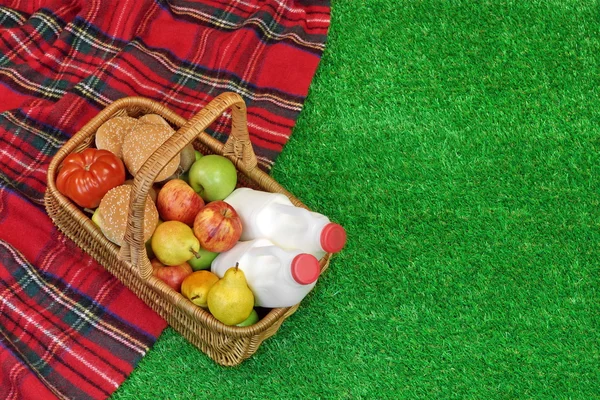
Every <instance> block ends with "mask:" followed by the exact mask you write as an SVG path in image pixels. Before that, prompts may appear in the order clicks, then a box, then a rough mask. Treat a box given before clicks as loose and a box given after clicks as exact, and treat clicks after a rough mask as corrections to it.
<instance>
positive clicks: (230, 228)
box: [194, 200, 242, 253]
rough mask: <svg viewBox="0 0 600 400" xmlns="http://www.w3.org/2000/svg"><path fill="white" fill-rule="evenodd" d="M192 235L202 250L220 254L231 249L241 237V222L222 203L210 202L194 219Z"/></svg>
mask: <svg viewBox="0 0 600 400" xmlns="http://www.w3.org/2000/svg"><path fill="white" fill-rule="evenodd" d="M194 235H195V236H196V238H198V241H199V242H200V246H202V248H203V249H205V250H208V251H212V252H215V253H220V252H222V251H227V250H229V249H231V248H232V247H233V246H234V245H235V244H236V242H237V241H238V240H239V239H240V236H241V235H242V221H241V220H240V217H239V216H238V214H237V212H235V210H234V209H233V207H231V206H230V205H229V204H227V203H225V202H224V201H221V200H217V201H211V202H210V203H208V204H206V205H205V206H204V207H202V208H201V209H200V211H198V213H197V214H196V218H195V219H194Z"/></svg>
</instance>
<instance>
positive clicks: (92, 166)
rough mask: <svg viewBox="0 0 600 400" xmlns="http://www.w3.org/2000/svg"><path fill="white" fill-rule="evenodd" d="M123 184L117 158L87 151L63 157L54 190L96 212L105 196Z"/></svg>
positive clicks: (107, 153)
mask: <svg viewBox="0 0 600 400" xmlns="http://www.w3.org/2000/svg"><path fill="white" fill-rule="evenodd" d="M124 181H125V168H124V166H123V162H122V161H121V160H120V159H119V158H118V157H117V156H115V155H114V154H113V153H111V152H109V151H107V150H98V149H91V148H90V149H85V150H83V151H82V152H79V153H72V154H69V155H68V156H67V157H65V159H64V161H63V162H62V164H61V167H60V171H59V173H58V176H57V178H56V188H57V189H58V191H59V192H61V193H62V194H64V195H65V196H67V197H68V198H70V199H71V200H73V201H74V202H75V203H76V204H77V205H79V206H80V207H84V208H96V207H98V204H100V200H101V199H102V197H103V196H104V195H105V194H106V192H108V191H109V190H110V189H112V188H114V187H115V186H118V185H121V184H122V183H123V182H124Z"/></svg>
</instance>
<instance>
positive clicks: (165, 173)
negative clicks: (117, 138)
mask: <svg viewBox="0 0 600 400" xmlns="http://www.w3.org/2000/svg"><path fill="white" fill-rule="evenodd" d="M173 133H175V131H174V130H173V128H171V127H170V126H164V125H160V124H144V123H141V124H138V125H136V127H135V128H134V129H133V130H131V132H129V134H128V135H127V136H125V139H123V162H124V163H125V166H126V167H127V169H128V170H129V172H130V173H131V175H133V176H135V175H136V174H137V173H138V171H139V170H140V168H141V167H142V165H144V163H145V162H146V160H147V159H148V158H149V157H150V156H151V155H152V154H153V153H154V152H155V151H156V150H157V149H158V148H159V147H160V146H162V145H163V143H164V142H165V141H166V140H167V139H169V138H170V137H171V135H173ZM179 162H180V156H179V154H177V155H175V157H173V158H172V159H171V160H170V161H169V162H167V164H166V165H165V166H164V168H163V169H162V170H161V171H160V172H159V173H158V176H157V177H156V179H155V181H156V182H160V181H163V180H165V179H167V178H168V177H169V176H171V175H173V173H174V172H175V171H177V168H178V167H179Z"/></svg>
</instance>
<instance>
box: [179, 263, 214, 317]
mask: <svg viewBox="0 0 600 400" xmlns="http://www.w3.org/2000/svg"><path fill="white" fill-rule="evenodd" d="M218 281H219V277H218V276H217V275H215V274H213V273H212V272H210V271H206V270H202V271H196V272H193V273H191V274H190V275H188V276H187V277H186V278H185V279H184V280H183V283H182V284H181V294H182V295H184V296H185V297H187V298H188V299H189V300H190V301H191V302H192V303H194V304H195V305H197V306H199V307H203V308H206V307H208V303H207V299H208V292H209V291H210V289H212V287H213V285H214V284H215V283H217V282H218Z"/></svg>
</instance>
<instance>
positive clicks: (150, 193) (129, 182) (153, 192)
mask: <svg viewBox="0 0 600 400" xmlns="http://www.w3.org/2000/svg"><path fill="white" fill-rule="evenodd" d="M123 185H132V186H133V179H127V180H126V181H125V182H123ZM148 196H150V198H151V199H152V201H153V202H154V203H155V204H156V198H157V197H158V191H157V190H156V188H155V187H154V186H150V190H148Z"/></svg>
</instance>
